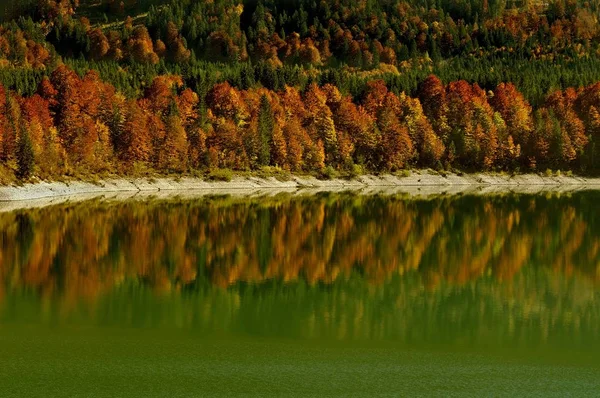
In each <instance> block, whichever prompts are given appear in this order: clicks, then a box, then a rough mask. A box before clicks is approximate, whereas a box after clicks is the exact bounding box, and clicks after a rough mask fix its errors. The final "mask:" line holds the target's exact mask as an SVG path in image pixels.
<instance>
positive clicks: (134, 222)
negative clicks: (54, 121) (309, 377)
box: [0, 192, 600, 349]
mask: <svg viewBox="0 0 600 398" xmlns="http://www.w3.org/2000/svg"><path fill="white" fill-rule="evenodd" d="M598 200H600V193H597V192H588V193H578V194H573V195H570V196H565V195H563V196H560V195H546V196H528V195H504V196H502V195H496V196H491V197H482V196H449V197H438V198H432V199H415V198H407V197H395V196H359V195H353V194H325V195H318V196H300V197H298V196H293V195H281V196H277V197H274V198H254V199H239V198H232V197H219V198H204V199H199V200H194V201H144V202H135V201H129V202H120V203H108V202H102V201H96V202H91V203H81V204H75V205H59V206H56V207H51V208H45V209H40V210H24V211H17V212H12V213H4V214H0V279H1V280H0V289H1V291H0V321H1V322H3V323H10V322H34V323H38V322H48V323H56V322H59V323H61V322H63V323H64V322H66V323H69V322H70V323H75V324H78V323H89V322H91V323H93V324H96V325H98V324H99V325H112V326H123V325H127V326H133V327H153V328H160V327H167V328H169V327H177V328H186V329H189V330H193V331H197V332H218V331H226V332H233V333H246V334H253V335H260V336H270V335H278V336H285V337H302V338H314V337H327V338H333V339H339V340H343V339H369V340H379V339H395V340H399V341H404V342H408V343H411V342H413V343H414V342H427V343H432V342H436V343H444V342H453V343H455V344H456V343H461V342H462V343H464V344H499V345H500V346H502V345H503V344H513V345H514V344H528V345H529V346H531V345H540V344H541V345H548V344H550V343H552V342H554V343H556V342H565V341H568V344H567V345H566V347H568V348H569V349H573V348H581V349H584V348H585V347H586V346H589V344H591V343H595V342H597V340H598V337H596V336H598V335H600V333H599V332H600V300H599V299H598V298H597V292H598V291H599V290H598V282H599V281H600V273H599V270H600V233H599V232H600V228H599V225H598V220H599V219H600V218H599V216H600V214H599V213H600V211H599V210H598V209H597V206H596V204H597V203H599V202H598Z"/></svg>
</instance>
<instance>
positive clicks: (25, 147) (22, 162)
mask: <svg viewBox="0 0 600 398" xmlns="http://www.w3.org/2000/svg"><path fill="white" fill-rule="evenodd" d="M34 165H35V158H34V154H33V144H32V143H31V138H30V137H29V132H28V131H27V129H26V128H23V129H22V131H21V136H20V138H19V143H18V145H17V173H16V175H17V178H19V179H20V180H26V179H28V178H29V177H31V175H32V174H33V168H34Z"/></svg>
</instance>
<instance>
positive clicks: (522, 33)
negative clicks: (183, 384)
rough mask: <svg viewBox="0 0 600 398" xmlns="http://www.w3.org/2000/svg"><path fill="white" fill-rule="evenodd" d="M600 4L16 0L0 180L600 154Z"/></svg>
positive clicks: (430, 164) (1, 33)
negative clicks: (599, 18) (599, 17)
mask: <svg viewBox="0 0 600 398" xmlns="http://www.w3.org/2000/svg"><path fill="white" fill-rule="evenodd" d="M599 11H600V4H598V2H597V1H596V0H591V1H586V2H583V1H577V0H551V1H549V2H540V1H534V0H512V1H511V0H483V1H479V0H406V1H399V0H379V1H376V0H361V1H350V0H336V1H325V0H322V1H316V0H313V1H309V0H286V1H275V0H213V1H198V0H123V1H119V0H96V1H91V0H8V1H4V2H3V4H2V5H0V21H1V24H0V109H1V111H0V183H7V182H13V181H15V180H29V179H30V178H32V177H39V178H43V179H53V178H59V177H62V176H89V175H115V174H117V175H134V174H135V175H139V173H165V174H169V173H193V172H204V171H207V170H219V169H226V170H233V171H244V172H245V171H255V170H262V169H264V168H266V167H270V168H272V169H274V170H281V171H285V172H294V173H312V174H317V175H321V176H331V175H332V174H335V173H343V174H347V175H356V174H360V173H367V172H373V173H378V172H396V171H401V170H404V169H408V168H432V169H436V170H460V171H506V172H544V171H546V170H547V169H553V170H559V169H560V170H570V171H573V172H576V173H594V172H597V171H598V170H599V169H600V160H599V159H598V158H599V156H600V145H598V142H599V141H600V40H599V39H600V25H599V21H598V16H599V14H598V13H599Z"/></svg>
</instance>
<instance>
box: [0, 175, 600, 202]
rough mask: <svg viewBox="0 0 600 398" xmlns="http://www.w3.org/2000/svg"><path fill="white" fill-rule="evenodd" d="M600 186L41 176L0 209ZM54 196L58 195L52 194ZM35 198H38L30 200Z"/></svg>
mask: <svg viewBox="0 0 600 398" xmlns="http://www.w3.org/2000/svg"><path fill="white" fill-rule="evenodd" d="M589 189H600V178H586V177H578V176H540V175H534V174H522V175H515V176H509V175H495V174H484V173H481V174H465V175H458V174H452V173H448V174H444V175H442V174H438V173H435V172H429V171H413V172H410V173H408V174H407V175H406V176H394V175H381V176H373V175H365V176H360V177H356V178H355V179H352V180H344V179H331V180H319V179H317V178H314V177H308V176H292V177H291V178H290V179H289V180H288V181H280V180H277V179H276V178H274V177H271V178H259V177H234V178H232V180H231V181H206V180H202V179H199V178H192V177H182V178H178V179H174V178H167V177H163V178H156V179H142V178H137V179H132V178H118V179H111V180H106V181H99V182H95V183H92V182H84V181H73V182H68V183H65V182H39V183H34V184H25V185H23V186H0V210H5V209H6V208H10V209H16V208H25V207H32V206H33V207H37V206H35V205H34V203H33V202H36V203H37V202H40V200H42V199H46V202H49V203H55V202H64V201H69V200H81V198H83V197H85V198H87V199H91V198H95V197H115V198H117V197H125V198H127V197H133V196H178V197H180V196H184V197H189V196H191V197H195V196H204V195H209V194H233V195H257V194H262V195H265V194H275V193H278V192H282V191H285V192H297V191H302V192H306V191H314V192H318V191H349V190H351V191H359V192H365V193H369V192H371V193H407V194H414V195H431V194H453V193H481V194H487V193H501V192H522V193H538V192H543V191H557V192H572V191H579V190H589ZM48 199H54V200H48ZM28 202H32V203H28Z"/></svg>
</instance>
